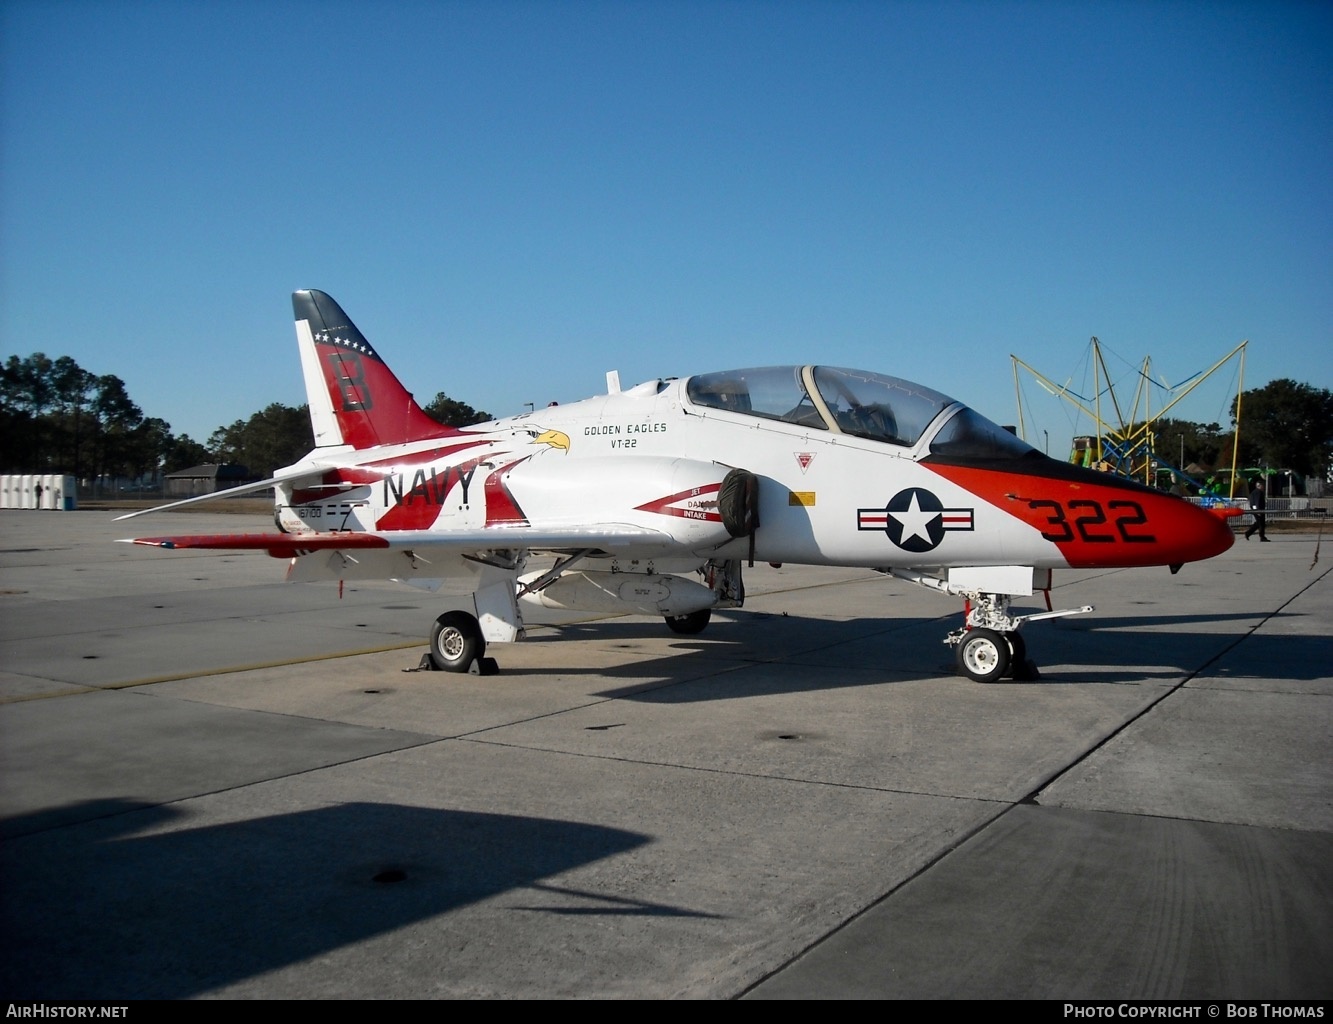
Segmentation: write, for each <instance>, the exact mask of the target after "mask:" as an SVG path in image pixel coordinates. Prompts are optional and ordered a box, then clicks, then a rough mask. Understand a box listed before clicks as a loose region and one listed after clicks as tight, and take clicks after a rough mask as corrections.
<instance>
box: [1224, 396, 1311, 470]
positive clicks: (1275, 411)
mask: <svg viewBox="0 0 1333 1024" xmlns="http://www.w3.org/2000/svg"><path fill="white" fill-rule="evenodd" d="M1239 401H1240V410H1239V411H1240V424H1239V425H1240V454H1241V461H1242V462H1244V463H1245V464H1247V465H1267V466H1272V467H1274V468H1281V469H1293V470H1295V471H1296V472H1298V473H1302V474H1304V475H1306V476H1322V475H1324V473H1326V472H1327V471H1328V466H1329V461H1330V458H1331V457H1333V392H1330V391H1329V390H1328V389H1327V388H1315V387H1312V386H1311V385H1309V384H1301V383H1298V382H1296V381H1294V380H1289V379H1286V378H1283V379H1281V380H1275V381H1270V382H1269V383H1267V384H1265V385H1264V386H1263V387H1261V388H1257V389H1256V390H1253V391H1246V392H1245V393H1244V394H1242V395H1241V396H1240V400H1239ZM1236 419H1237V409H1236V402H1232V404H1231V421H1232V423H1235V422H1236Z"/></svg>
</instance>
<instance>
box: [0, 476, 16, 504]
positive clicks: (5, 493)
mask: <svg viewBox="0 0 1333 1024" xmlns="http://www.w3.org/2000/svg"><path fill="white" fill-rule="evenodd" d="M12 479H13V478H12V477H11V476H10V475H9V474H8V473H5V474H4V475H3V476H0V508H9V491H10V480H12Z"/></svg>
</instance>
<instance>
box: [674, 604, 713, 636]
mask: <svg viewBox="0 0 1333 1024" xmlns="http://www.w3.org/2000/svg"><path fill="white" fill-rule="evenodd" d="M712 617H713V609H711V608H702V609H700V610H699V611H697V612H690V613H689V614H688V615H668V616H666V624H667V629H669V630H671V632H673V633H685V634H693V633H702V632H703V631H704V627H705V626H707V625H708V620H709V619H711V618H712Z"/></svg>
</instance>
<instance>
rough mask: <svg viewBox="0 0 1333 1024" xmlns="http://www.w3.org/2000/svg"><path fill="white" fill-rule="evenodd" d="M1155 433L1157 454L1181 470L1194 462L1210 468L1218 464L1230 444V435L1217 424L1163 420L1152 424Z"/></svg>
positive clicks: (1154, 448) (1154, 447) (1155, 450)
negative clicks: (1226, 446) (1228, 443)
mask: <svg viewBox="0 0 1333 1024" xmlns="http://www.w3.org/2000/svg"><path fill="white" fill-rule="evenodd" d="M1153 432H1154V434H1155V435H1156V443H1155V444H1154V446H1153V450H1154V452H1155V454H1156V455H1157V457H1158V458H1159V459H1160V460H1162V461H1163V462H1165V463H1168V464H1170V465H1172V466H1174V467H1175V468H1176V469H1181V470H1183V469H1184V468H1185V467H1186V466H1189V465H1191V464H1194V465H1198V466H1202V467H1203V468H1205V469H1211V468H1212V467H1214V466H1216V465H1217V464H1218V460H1219V459H1220V457H1221V455H1222V449H1223V447H1224V446H1225V445H1226V443H1227V435H1226V434H1224V433H1223V431H1222V427H1221V425H1220V424H1217V423H1193V422H1191V421H1190V420H1175V419H1162V420H1158V421H1157V422H1155V423H1154V424H1153ZM1182 448H1183V450H1184V456H1183V457H1182V455H1181V451H1182Z"/></svg>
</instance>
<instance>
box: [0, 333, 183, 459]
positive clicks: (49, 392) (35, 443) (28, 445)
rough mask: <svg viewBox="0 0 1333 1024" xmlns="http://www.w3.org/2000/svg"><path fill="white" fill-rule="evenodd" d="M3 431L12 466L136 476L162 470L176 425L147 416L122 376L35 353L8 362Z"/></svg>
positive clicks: (2, 451)
mask: <svg viewBox="0 0 1333 1024" xmlns="http://www.w3.org/2000/svg"><path fill="white" fill-rule="evenodd" d="M0 434H3V441H0V466H2V467H3V468H4V469H5V470H7V471H28V472H61V473H73V474H74V475H76V476H81V477H84V476H101V475H107V476H137V475H139V474H141V473H144V472H151V471H152V470H155V469H156V468H157V465H158V460H159V457H160V447H161V445H162V443H163V441H164V438H166V437H168V436H170V425H169V424H167V423H166V422H165V421H163V420H155V419H145V418H144V414H143V410H142V409H140V408H139V407H138V406H137V405H135V404H134V402H133V401H131V400H130V396H129V394H128V393H127V392H126V390H125V382H124V381H122V380H121V379H120V378H119V377H116V376H114V375H110V374H108V375H106V376H103V377H98V376H96V375H94V374H92V373H89V372H88V371H87V370H85V369H83V368H82V367H80V366H79V364H78V363H76V362H75V361H74V360H73V359H71V358H70V357H69V356H61V357H60V358H59V359H56V360H55V361H52V360H51V359H49V358H48V357H47V356H46V355H45V354H44V353H42V352H34V353H33V354H32V355H30V356H28V357H27V358H26V359H20V358H19V357H18V356H16V355H14V356H10V357H9V358H8V359H7V360H6V361H5V365H4V369H3V374H0Z"/></svg>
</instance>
